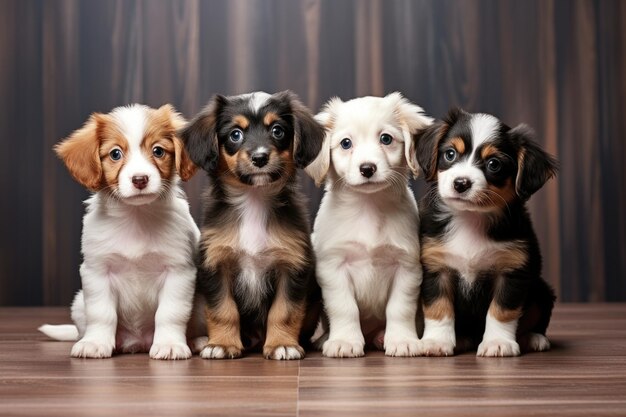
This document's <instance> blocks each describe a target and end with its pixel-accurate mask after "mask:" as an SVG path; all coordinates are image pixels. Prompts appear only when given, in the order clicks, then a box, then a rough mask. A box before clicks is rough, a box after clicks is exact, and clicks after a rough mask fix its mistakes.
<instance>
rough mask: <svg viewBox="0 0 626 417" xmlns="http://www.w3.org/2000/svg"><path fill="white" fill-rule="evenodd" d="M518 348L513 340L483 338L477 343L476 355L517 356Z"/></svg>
mask: <svg viewBox="0 0 626 417" xmlns="http://www.w3.org/2000/svg"><path fill="white" fill-rule="evenodd" d="M519 354H520V348H519V344H517V342H516V341H514V340H506V339H492V340H483V341H482V342H481V343H480V345H478V351H477V352H476V356H490V357H497V356H519Z"/></svg>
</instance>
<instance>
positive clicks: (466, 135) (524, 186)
mask: <svg viewBox="0 0 626 417" xmlns="http://www.w3.org/2000/svg"><path fill="white" fill-rule="evenodd" d="M471 117H472V115H471V114H468V113H465V112H463V111H462V110H459V109H454V110H452V111H451V112H450V113H449V114H448V116H447V118H446V119H445V120H443V121H440V122H437V123H435V124H434V125H433V126H431V127H430V128H428V129H426V130H424V131H423V132H421V134H420V136H421V137H420V138H418V148H417V156H418V160H419V162H420V165H421V166H422V168H423V170H424V172H425V174H426V177H427V179H428V180H429V184H430V190H429V192H428V193H427V194H426V196H425V197H424V198H422V200H421V201H420V203H419V209H420V241H421V243H422V245H423V244H424V242H425V241H426V240H427V239H428V240H429V241H432V240H437V241H444V240H445V237H446V234H447V233H448V230H449V229H448V225H449V224H450V222H451V221H452V220H453V216H454V211H452V210H450V209H449V208H448V207H447V206H446V203H445V202H444V201H443V199H442V198H441V197H440V195H439V192H438V189H437V187H438V172H442V171H445V170H447V169H449V168H450V167H451V166H453V165H454V164H455V163H457V161H454V162H452V163H449V162H447V161H446V159H445V158H443V152H444V151H445V150H446V146H447V145H446V143H449V140H450V139H452V138H461V139H462V140H463V141H464V144H465V147H466V150H467V152H466V153H465V154H464V155H462V156H460V157H459V158H460V159H459V161H462V160H464V158H467V157H468V156H469V155H470V154H471V151H472V150H473V144H472V137H471V131H470V129H469V121H470V119H471ZM446 141H448V142H446ZM488 143H489V144H490V145H493V146H494V147H496V148H497V149H498V150H499V151H500V152H501V153H502V155H505V157H504V158H503V162H502V163H503V165H502V169H501V170H500V172H498V173H497V174H493V173H489V172H488V171H487V170H486V169H484V167H483V166H481V164H482V163H483V162H484V161H483V162H480V161H476V162H475V166H477V167H478V168H480V169H482V170H483V171H484V173H485V177H486V179H487V181H488V182H489V183H491V184H495V185H498V186H504V184H506V183H507V181H510V182H512V183H513V184H515V191H516V194H517V195H515V196H514V197H513V198H512V200H511V201H509V202H508V204H506V205H505V206H504V207H501V208H500V209H499V210H496V211H495V212H492V213H484V214H481V215H484V216H486V219H487V221H485V222H484V224H485V225H486V226H485V229H484V233H485V235H486V236H487V237H488V238H489V239H491V240H492V241H495V242H514V241H516V242H523V245H524V250H525V251H526V253H527V262H526V263H525V265H523V266H522V267H521V268H519V269H517V270H514V271H512V272H508V273H506V274H502V271H497V270H485V271H482V272H481V273H479V274H478V276H477V278H476V280H475V282H474V284H473V285H472V286H471V288H470V289H469V290H468V289H467V285H466V284H463V283H461V280H463V278H462V277H461V276H460V275H459V272H458V271H456V270H453V269H451V268H450V270H449V273H450V274H451V279H452V285H451V286H449V287H446V286H445V285H443V283H442V281H440V280H441V279H442V278H441V275H440V274H439V273H438V272H436V271H431V270H430V269H429V268H428V266H427V265H426V264H424V278H423V283H422V291H421V296H422V304H423V305H430V304H432V303H433V302H434V301H435V300H437V299H438V298H440V297H446V298H448V299H451V301H452V302H453V305H454V315H455V331H456V336H457V340H458V339H459V338H469V339H471V341H473V342H474V345H477V344H478V343H479V342H480V341H481V339H482V336H483V333H484V331H485V318H486V316H487V311H488V309H489V306H490V304H491V302H492V300H494V299H495V301H496V302H497V304H498V305H499V306H501V307H503V308H504V309H507V310H513V309H516V308H519V307H521V308H522V317H521V319H520V321H519V325H518V339H519V338H520V336H523V335H524V334H526V333H528V332H534V333H540V334H544V335H545V332H546V329H547V327H548V324H549V321H550V316H551V312H552V308H553V305H554V300H555V296H554V292H553V290H552V289H551V288H550V286H549V285H548V284H547V283H546V282H545V281H544V280H543V279H542V277H541V268H542V259H541V253H540V249H539V243H538V241H537V237H536V235H535V233H534V230H533V227H532V223H531V220H530V216H529V214H528V211H527V209H526V207H525V202H526V201H527V200H528V198H529V197H530V196H531V195H532V194H533V193H534V192H536V191H537V190H538V189H539V188H541V187H542V186H543V184H544V183H545V182H546V181H547V180H548V179H549V178H551V177H552V176H554V175H555V173H556V170H557V165H556V161H555V160H554V159H553V158H552V157H550V156H549V155H548V154H547V153H545V152H544V151H543V150H541V149H540V148H539V146H538V145H537V144H536V143H535V142H534V141H533V140H532V136H531V132H530V130H529V129H528V128H527V127H525V126H518V127H516V128H514V129H510V128H509V127H508V126H506V125H504V124H501V126H500V130H499V132H498V134H496V137H494V138H493V139H491V140H490V141H489V142H488ZM481 146H485V144H483V145H481ZM435 150H436V152H437V155H436V157H433V155H434V152H435ZM476 151H477V152H480V149H477V150H476ZM520 153H523V160H524V163H523V164H522V166H521V167H520V166H518V160H519V159H518V155H519V154H520ZM497 275H504V279H503V284H502V287H500V288H499V289H498V290H496V288H495V282H496V280H495V278H496V276H497ZM446 288H451V290H450V293H445V291H446ZM531 311H532V312H538V314H530V313H529V312H531Z"/></svg>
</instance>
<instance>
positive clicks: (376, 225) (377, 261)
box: [307, 93, 432, 357]
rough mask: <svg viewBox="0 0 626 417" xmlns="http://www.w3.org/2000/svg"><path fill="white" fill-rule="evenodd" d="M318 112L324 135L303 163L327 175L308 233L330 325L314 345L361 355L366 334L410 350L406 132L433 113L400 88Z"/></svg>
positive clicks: (412, 170)
mask: <svg viewBox="0 0 626 417" xmlns="http://www.w3.org/2000/svg"><path fill="white" fill-rule="evenodd" d="M317 118H318V120H320V121H321V122H322V123H323V125H324V126H325V127H326V129H327V134H326V138H325V140H324V145H323V147H322V152H321V153H320V156H319V157H318V158H317V159H316V160H315V161H314V162H313V163H312V164H311V165H309V166H308V167H307V172H308V173H309V174H310V175H311V176H312V178H313V179H315V181H316V182H317V183H320V182H322V181H323V180H325V184H326V194H325V195H324V198H323V200H322V204H321V206H320V209H319V212H318V214H317V218H316V219H315V226H314V233H313V238H312V239H313V245H314V247H315V252H316V256H317V276H318V282H319V284H320V286H321V288H322V294H323V298H324V306H325V310H326V313H327V316H328V319H329V324H330V332H329V334H327V335H326V336H327V340H325V341H324V343H323V346H322V352H323V354H324V355H325V356H330V357H354V356H363V354H364V346H365V343H366V342H368V343H369V342H371V343H372V344H373V345H374V346H375V347H376V348H384V350H385V354H386V355H389V356H416V355H417V354H418V353H419V341H418V338H417V332H416V310H417V300H418V297H419V288H420V284H421V281H422V268H421V266H420V263H419V239H418V235H417V233H416V232H415V231H416V230H417V228H418V221H419V217H418V212H417V203H416V202H415V198H414V197H413V192H412V191H411V189H410V188H409V184H408V181H409V176H410V175H411V174H414V175H417V169H418V168H417V161H416V158H415V137H414V134H415V133H416V132H417V131H418V130H420V129H423V128H425V127H426V126H428V125H429V124H430V123H431V120H432V119H431V118H429V117H427V116H425V115H424V114H423V111H422V109H421V108H420V107H419V106H416V105H415V104H412V103H410V102H409V101H408V100H406V99H405V98H404V97H402V95H400V94H399V93H392V94H389V95H387V96H386V97H361V98H356V99H353V100H350V101H346V102H343V101H341V100H340V99H338V98H335V99H332V100H331V101H329V102H328V104H327V105H326V106H325V107H324V109H323V110H322V112H321V113H320V114H318V115H317ZM362 324H364V326H362ZM383 331H384V334H383ZM322 340H323V339H322ZM322 340H320V341H322Z"/></svg>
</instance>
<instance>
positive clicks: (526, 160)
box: [508, 124, 559, 200]
mask: <svg viewBox="0 0 626 417" xmlns="http://www.w3.org/2000/svg"><path fill="white" fill-rule="evenodd" d="M508 134H509V135H510V136H511V138H512V139H513V140H514V141H516V142H517V143H518V144H519V151H518V154H517V176H516V178H515V192H516V193H517V195H518V196H519V197H520V198H521V199H522V200H528V199H529V198H530V196H531V195H533V194H534V193H535V192H537V191H538V190H539V189H540V188H541V187H543V185H544V184H545V183H546V182H547V181H548V180H549V179H550V178H552V177H554V176H555V175H556V173H557V171H558V169H559V167H558V162H557V161H556V159H554V158H553V157H552V156H550V155H549V154H548V153H546V152H545V151H544V150H543V149H541V147H540V146H539V145H538V144H537V142H535V141H534V139H533V138H534V132H533V130H532V129H531V128H530V127H529V126H527V125H525V124H521V125H518V126H517V127H514V128H513V129H511V130H509V132H508Z"/></svg>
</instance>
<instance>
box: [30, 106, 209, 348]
mask: <svg viewBox="0 0 626 417" xmlns="http://www.w3.org/2000/svg"><path fill="white" fill-rule="evenodd" d="M183 124H184V120H183V118H182V117H181V116H180V115H178V113H176V112H175V111H174V109H173V108H172V107H171V106H169V105H165V106H163V107H161V108H159V109H158V110H155V109H151V108H149V107H146V106H142V105H132V106H128V107H118V108H116V109H114V110H113V111H112V112H111V113H109V114H94V115H92V116H91V118H90V119H89V120H88V121H87V123H86V124H85V126H83V128H81V129H79V130H77V131H76V132H74V133H73V134H72V135H71V136H70V137H69V138H68V139H66V140H64V141H63V142H61V143H59V144H58V145H57V146H56V148H55V150H56V152H57V154H58V155H59V157H60V158H61V159H62V160H63V162H64V163H65V165H66V166H67V168H68V170H69V171H70V173H71V174H72V176H73V177H74V178H75V179H76V180H77V181H78V182H79V183H81V184H82V185H84V186H86V187H87V188H88V189H90V190H91V191H94V194H93V195H92V196H91V198H89V199H88V200H87V201H86V205H87V209H86V214H85V217H84V219H83V233H82V253H83V257H84V261H83V263H82V265H81V267H80V275H81V280H82V287H83V289H82V291H79V292H78V293H77V294H76V297H75V299H74V302H73V304H72V319H73V321H74V323H75V325H76V326H72V325H64V326H50V325H44V326H41V327H40V329H39V330H41V331H42V332H43V333H45V334H47V335H49V336H50V337H52V338H55V339H60V340H77V339H80V340H79V341H78V342H77V343H76V344H74V347H73V348H72V352H71V355H72V356H73V357H82V358H106V357H110V356H111V355H112V354H113V352H114V351H117V352H147V351H148V350H149V352H150V357H151V358H155V359H187V358H189V357H190V356H191V351H190V350H189V347H188V346H187V341H186V337H185V330H186V326H187V321H188V319H189V316H190V314H191V306H192V301H193V294H194V286H195V278H196V267H195V264H194V256H195V251H196V246H197V242H198V239H199V235H200V233H199V231H198V228H197V226H196V224H195V223H194V221H193V218H192V217H191V215H190V213H189V205H188V204H187V201H186V199H185V195H184V193H183V191H182V189H181V188H180V186H179V184H178V183H179V179H180V178H182V179H183V180H187V179H189V178H190V177H191V176H192V175H193V174H194V172H195V169H196V168H195V166H194V165H193V163H192V162H191V160H190V159H189V157H188V155H187V153H186V151H185V149H184V146H183V144H182V142H181V141H180V139H179V138H178V137H177V136H176V129H177V128H179V127H181V126H182V125H183Z"/></svg>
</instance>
